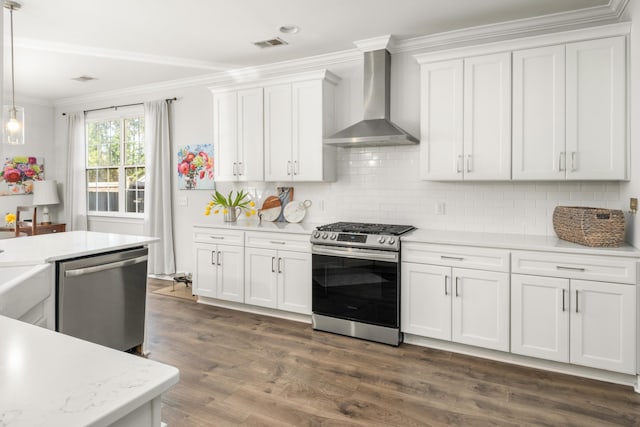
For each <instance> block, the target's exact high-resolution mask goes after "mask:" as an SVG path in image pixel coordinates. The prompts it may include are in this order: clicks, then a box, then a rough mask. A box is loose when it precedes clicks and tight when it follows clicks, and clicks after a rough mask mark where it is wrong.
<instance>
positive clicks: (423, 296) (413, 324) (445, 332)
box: [400, 262, 452, 341]
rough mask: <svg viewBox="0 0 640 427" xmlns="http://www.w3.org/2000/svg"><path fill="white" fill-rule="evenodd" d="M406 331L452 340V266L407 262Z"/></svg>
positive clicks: (403, 315)
mask: <svg viewBox="0 0 640 427" xmlns="http://www.w3.org/2000/svg"><path fill="white" fill-rule="evenodd" d="M400 277H401V289H400V291H401V292H400V295H401V305H400V306H401V307H402V310H400V314H401V319H400V327H401V330H402V332H407V333H410V334H415V335H421V336H425V337H431V338H437V339H442V340H447V341H450V340H451V291H452V287H451V283H452V281H451V279H452V277H451V268H450V267H442V266H437V265H428V264H415V263H409V262H403V263H402V266H401V272H400Z"/></svg>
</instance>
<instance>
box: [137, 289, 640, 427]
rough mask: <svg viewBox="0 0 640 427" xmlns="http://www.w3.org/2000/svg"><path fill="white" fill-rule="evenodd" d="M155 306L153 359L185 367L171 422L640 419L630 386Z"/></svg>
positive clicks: (167, 417) (201, 309)
mask: <svg viewBox="0 0 640 427" xmlns="http://www.w3.org/2000/svg"><path fill="white" fill-rule="evenodd" d="M162 286H166V282H162V281H154V280H151V281H150V282H149V290H150V291H152V290H155V289H158V288H159V287H162ZM180 286H182V285H180ZM147 309H148V313H149V320H148V328H147V333H148V343H149V348H150V350H151V355H150V358H151V359H153V360H157V361H160V362H164V363H168V364H170V365H174V366H176V367H178V368H179V369H180V382H179V383H178V384H177V385H176V386H174V387H173V388H172V389H171V390H169V391H168V392H167V393H166V394H165V395H164V397H163V408H162V419H163V421H165V422H167V423H168V424H169V427H190V426H193V427H203V426H227V425H251V426H286V425H291V426H444V425H454V426H524V425H526V426H534V425H536V426H537V425H539V426H598V427H599V426H640V394H636V393H634V391H633V389H632V388H631V387H628V386H618V385H614V384H609V383H603V382H599V381H594V380H588V379H583V378H577V377H572V376H569V375H562V374H555V373H551V372H546V371H541V370H536V369H530V368H524V367H519V366H513V365H509V364H504V363H500V362H492V361H487V360H483V359H478V358H474V357H469V356H464V355H459V354H454V353H448V352H445V351H439V350H432V349H426V348H422V347H417V346H412V345H408V344H403V345H402V346H400V347H398V348H394V347H390V346H386V345H382V344H376V343H370V342H367V341H362V340H357V339H353V338H348V337H342V336H338V335H333V334H328V333H323V332H317V331H313V330H312V329H311V326H310V325H308V324H303V323H298V322H291V321H287V320H281V319H275V318H271V317H266V316H260V315H255V314H249V313H242V312H237V311H233V310H227V309H223V308H217V307H210V306H206V305H202V304H197V303H195V302H191V301H187V300H181V299H177V298H171V297H166V296H162V295H157V294H151V293H149V298H148V307H147Z"/></svg>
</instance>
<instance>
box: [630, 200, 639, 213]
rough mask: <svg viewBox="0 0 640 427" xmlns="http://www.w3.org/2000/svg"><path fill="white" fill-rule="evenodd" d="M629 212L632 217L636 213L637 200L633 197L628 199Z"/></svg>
mask: <svg viewBox="0 0 640 427" xmlns="http://www.w3.org/2000/svg"><path fill="white" fill-rule="evenodd" d="M629 212H631V213H632V214H634V215H635V214H636V212H638V199H637V198H635V197H632V198H631V199H629Z"/></svg>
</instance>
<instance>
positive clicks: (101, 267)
mask: <svg viewBox="0 0 640 427" xmlns="http://www.w3.org/2000/svg"><path fill="white" fill-rule="evenodd" d="M147 253H148V250H147V248H146V247H145V248H135V249H129V250H124V251H120V252H110V253H105V254H100V255H95V256H88V257H84V258H76V259H72V260H65V261H59V262H58V263H57V281H56V291H57V298H56V301H57V304H56V330H57V331H59V332H62V333H63V334H66V335H71V336H74V337H77V338H81V339H83V340H86V341H91V342H94V343H97V344H101V345H104V346H107V347H111V348H115V349H117V350H131V349H133V348H134V347H136V346H138V345H140V344H142V342H143V341H144V320H145V308H146V291H147Z"/></svg>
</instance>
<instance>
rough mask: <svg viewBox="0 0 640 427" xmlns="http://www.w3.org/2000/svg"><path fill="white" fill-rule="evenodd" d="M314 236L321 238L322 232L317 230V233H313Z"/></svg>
mask: <svg viewBox="0 0 640 427" xmlns="http://www.w3.org/2000/svg"><path fill="white" fill-rule="evenodd" d="M313 238H314V239H319V238H320V232H319V231H316V232H315V233H313Z"/></svg>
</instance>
